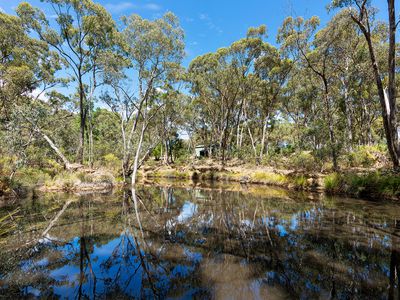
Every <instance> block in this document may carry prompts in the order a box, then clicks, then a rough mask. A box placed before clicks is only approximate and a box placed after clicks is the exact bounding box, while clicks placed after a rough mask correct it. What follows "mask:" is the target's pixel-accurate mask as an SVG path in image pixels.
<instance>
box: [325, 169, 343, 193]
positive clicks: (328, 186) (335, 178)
mask: <svg viewBox="0 0 400 300" xmlns="http://www.w3.org/2000/svg"><path fill="white" fill-rule="evenodd" d="M340 185H341V176H340V175H339V174H338V173H332V174H328V175H326V176H325V178H324V188H325V191H326V192H328V193H334V192H337V191H338V190H339V187H340Z"/></svg>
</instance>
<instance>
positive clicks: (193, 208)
mask: <svg viewBox="0 0 400 300" xmlns="http://www.w3.org/2000/svg"><path fill="white" fill-rule="evenodd" d="M197 207H198V206H197V204H194V203H192V202H189V201H186V202H185V204H183V206H182V209H181V212H180V214H179V216H177V217H176V220H177V221H178V222H180V223H182V222H185V221H187V220H188V219H190V218H191V217H193V216H194V215H195V214H196V212H197Z"/></svg>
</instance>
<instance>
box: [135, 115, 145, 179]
mask: <svg viewBox="0 0 400 300" xmlns="http://www.w3.org/2000/svg"><path fill="white" fill-rule="evenodd" d="M145 130H146V124H145V123H143V125H142V130H141V131H140V138H139V144H138V145H137V148H136V154H135V160H134V163H133V172H132V187H134V186H135V184H136V175H137V170H138V164H139V156H140V151H141V149H142V143H143V137H144V132H145Z"/></svg>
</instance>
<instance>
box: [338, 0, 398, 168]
mask: <svg viewBox="0 0 400 300" xmlns="http://www.w3.org/2000/svg"><path fill="white" fill-rule="evenodd" d="M387 4H388V6H387V9H388V20H389V26H388V30H387V34H388V37H389V45H388V49H387V62H386V65H382V64H381V63H379V60H378V54H377V44H376V43H375V42H374V38H373V35H374V30H375V29H376V27H377V25H378V23H377V22H376V21H375V13H376V9H375V8H373V7H372V6H371V1H370V0H333V1H332V2H331V8H337V7H347V8H348V10H347V11H348V15H349V17H350V18H351V19H352V20H353V22H355V23H356V24H357V26H358V27H359V29H360V30H361V32H362V34H363V35H364V38H365V41H366V43H367V46H368V51H369V55H370V61H371V65H372V70H373V74H374V78H375V83H376V86H377V91H378V96H379V102H380V105H381V115H382V119H383V125H384V129H385V136H386V142H387V147H388V150H389V154H390V157H391V159H392V163H393V166H394V168H399V167H400V121H399V116H398V107H397V103H396V102H397V88H396V32H397V26H398V20H396V13H395V0H388V1H387ZM386 76H387V84H386V85H387V86H386V87H385V81H384V78H385V77H386Z"/></svg>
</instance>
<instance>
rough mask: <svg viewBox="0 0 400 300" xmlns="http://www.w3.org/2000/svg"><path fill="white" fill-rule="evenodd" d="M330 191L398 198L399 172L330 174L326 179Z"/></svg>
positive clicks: (399, 189)
mask: <svg viewBox="0 0 400 300" xmlns="http://www.w3.org/2000/svg"><path fill="white" fill-rule="evenodd" d="M324 187H325V190H326V192H328V193H345V194H349V195H353V196H357V197H360V196H366V197H380V196H382V197H385V198H396V197H399V196H400V176H399V175H398V174H381V173H379V172H375V173H369V174H361V175H359V174H344V175H339V174H337V173H333V174H329V175H327V176H326V177H325V179H324Z"/></svg>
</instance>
